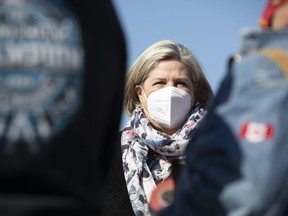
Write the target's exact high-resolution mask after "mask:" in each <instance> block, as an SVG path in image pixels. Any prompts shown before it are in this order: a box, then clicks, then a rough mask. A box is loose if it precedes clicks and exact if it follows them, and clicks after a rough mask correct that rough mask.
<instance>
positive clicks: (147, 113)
mask: <svg viewBox="0 0 288 216" xmlns="http://www.w3.org/2000/svg"><path fill="white" fill-rule="evenodd" d="M140 88H141V89H142V92H143V94H144V97H145V99H146V101H147V105H148V97H147V96H146V94H145V91H144V89H143V88H142V86H141V85H140ZM142 109H143V110H144V111H145V115H148V116H149V117H150V118H151V119H153V120H154V121H155V118H153V116H151V115H150V113H149V112H148V110H146V109H145V108H144V107H143V106H142Z"/></svg>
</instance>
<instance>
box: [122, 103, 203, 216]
mask: <svg viewBox="0 0 288 216" xmlns="http://www.w3.org/2000/svg"><path fill="white" fill-rule="evenodd" d="M205 114H206V110H205V109H203V108H202V106H201V105H200V103H197V104H196V106H195V108H194V109H193V111H192V112H191V115H190V117H189V118H188V119H187V121H186V123H185V124H184V125H183V127H182V128H181V129H179V130H178V131H177V132H176V133H174V134H173V135H171V136H170V135H167V134H165V133H162V132H160V131H157V130H155V129H154V128H153V127H152V126H151V124H150V122H149V120H148V119H147V118H146V117H145V115H144V113H143V112H142V110H141V109H140V108H136V109H135V110H134V112H133V114H132V116H131V118H130V121H129V122H128V123H127V124H126V126H125V128H124V130H123V132H122V137H121V148H122V161H123V169H124V176H125V179H126V185H127V189H128V194H129V198H130V201H131V205H132V208H133V211H134V213H135V215H137V216H138V215H145V216H148V215H151V214H150V211H149V205H148V202H149V199H150V195H151V193H152V191H153V190H154V189H155V187H156V183H157V182H158V181H160V180H164V179H166V178H167V177H169V175H170V174H171V169H172V164H171V162H172V161H173V160H179V161H180V162H181V161H182V162H183V160H184V153H185V149H186V146H187V144H188V142H189V140H190V139H191V138H192V135H193V132H194V131H195V127H196V125H197V124H198V122H199V121H200V120H201V119H202V118H203V117H204V115H205ZM148 149H150V151H151V149H152V150H153V151H154V152H155V155H156V156H155V158H154V160H153V161H152V162H151V163H149V164H148V163H147V155H148Z"/></svg>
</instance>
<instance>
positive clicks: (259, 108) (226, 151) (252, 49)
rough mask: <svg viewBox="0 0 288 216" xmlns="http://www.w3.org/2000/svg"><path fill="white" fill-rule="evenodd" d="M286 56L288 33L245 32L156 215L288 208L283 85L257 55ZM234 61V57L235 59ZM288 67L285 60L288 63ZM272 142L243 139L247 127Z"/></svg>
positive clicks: (287, 88) (287, 116)
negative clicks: (264, 131)
mask: <svg viewBox="0 0 288 216" xmlns="http://www.w3.org/2000/svg"><path fill="white" fill-rule="evenodd" d="M266 48H279V49H282V50H285V51H288V30H280V31H264V32H263V31H249V32H245V33H244V35H243V40H242V47H241V50H240V54H241V58H240V59H241V60H238V61H235V62H233V64H232V65H231V67H229V69H228V71H227V75H226V77H225V78H224V80H223V81H222V84H221V85H220V88H219V90H218V92H217V93H216V97H215V101H214V102H213V104H212V107H211V108H210V110H209V112H208V114H207V115H206V117H205V118H204V120H203V121H202V123H201V126H200V127H199V130H198V132H197V133H196V135H195V139H193V143H192V142H191V143H189V146H188V147H187V153H186V155H187V156H186V166H185V168H184V169H183V170H182V173H181V176H180V179H179V182H178V183H177V187H176V191H175V198H174V202H173V204H172V205H171V206H169V207H168V208H166V209H164V210H163V211H162V212H161V213H160V214H159V215H161V216H166V215H179V216H180V215H181V216H182V215H183V216H186V215H199V216H208V215H209V216H210V215H213V216H218V215H219V216H220V215H221V216H222V215H229V216H245V215H253V216H254V215H259V216H260V215H261V216H263V215H277V216H278V215H284V214H285V213H284V211H285V210H286V209H287V206H288V205H287V204H288V109H287V108H288V81H287V79H285V77H284V75H283V71H281V69H280V68H279V66H278V65H277V64H275V62H274V61H273V60H271V59H270V58H267V57H265V56H263V55H261V54H260V53H259V52H258V51H259V50H261V49H266ZM238 59H239V58H238ZM287 64H288V61H287ZM253 122H256V123H258V124H260V125H264V126H265V125H269V127H270V129H272V132H273V133H272V135H271V134H270V135H271V136H270V137H265V136H264V137H263V139H259V140H256V142H255V140H254V141H253V139H252V140H251V139H250V138H249V137H247V136H244V137H243V136H242V135H241V131H242V130H243V128H244V126H245V124H246V123H248V124H249V123H253Z"/></svg>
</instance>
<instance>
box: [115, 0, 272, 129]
mask: <svg viewBox="0 0 288 216" xmlns="http://www.w3.org/2000/svg"><path fill="white" fill-rule="evenodd" d="M266 2H267V0H252V1H251V0H217V1H215V0H206V1H205V0H202V1H197V0H179V1H172V0H142V1H137V0H113V3H114V5H115V9H116V12H117V13H118V17H119V19H120V23H121V25H122V28H123V31H124V35H125V37H126V43H127V49H128V62H127V64H128V65H127V66H128V68H129V67H130V66H131V64H132V63H133V62H134V61H135V60H136V58H137V57H138V56H139V55H140V54H141V53H142V52H143V51H144V50H145V49H146V48H147V47H148V46H150V45H151V44H152V43H155V42H156V41H159V40H164V39H172V40H175V41H177V42H180V43H182V44H184V45H185V46H187V47H188V48H189V49H190V50H191V51H192V52H193V53H194V54H195V55H196V57H198V59H199V61H200V62H201V64H202V67H203V69H204V72H205V74H206V77H207V78H208V80H209V82H210V84H211V86H212V88H213V91H214V92H216V91H217V89H218V87H219V84H220V81H221V80H222V78H223V76H224V74H225V72H226V66H227V60H228V58H229V57H230V56H231V55H233V54H236V53H237V51H238V49H239V47H240V44H241V40H240V37H241V31H244V30H245V29H250V28H254V29H259V28H260V27H259V26H258V19H259V18H260V17H261V15H262V11H263V9H264V6H265V4H266ZM128 68H127V69H128ZM127 121H128V117H127V116H126V115H124V114H123V116H122V121H121V125H120V130H121V129H122V128H123V127H124V126H125V124H126V122H127Z"/></svg>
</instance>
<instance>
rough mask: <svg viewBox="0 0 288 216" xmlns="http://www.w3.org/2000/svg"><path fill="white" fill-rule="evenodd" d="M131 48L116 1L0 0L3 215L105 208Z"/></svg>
mask: <svg viewBox="0 0 288 216" xmlns="http://www.w3.org/2000/svg"><path fill="white" fill-rule="evenodd" d="M125 71H126V48H125V41H124V37H123V33H122V30H121V27H120V25H119V23H118V20H117V17H116V14H115V11H114V8H113V5H112V3H111V2H110V1H107V0H99V1H97V3H91V1H87V2H86V1H77V0H75V1H64V0H62V1H61V0H60V1H56V0H49V1H45V0H1V1H0V215H1V216H8V215H9V216H10V215H11V216H12V215H13V216H18V215H19V216H32V215H33V216H38V215H39V216H40V215H41V216H48V215H51V216H52V215H53V216H54V215H57V216H58V215H59V216H60V215H69V216H74V215H77V216H78V215H79V216H86V215H89V216H90V215H94V216H96V215H99V213H100V211H101V205H102V204H101V203H102V198H101V197H102V185H103V182H104V181H105V179H106V176H107V173H108V170H109V167H110V159H109V155H110V154H109V151H111V149H113V148H114V146H115V143H116V135H117V133H118V128H119V122H120V117H121V110H122V100H123V95H122V94H123V93H122V92H123V89H124V87H123V85H124V77H125Z"/></svg>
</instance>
